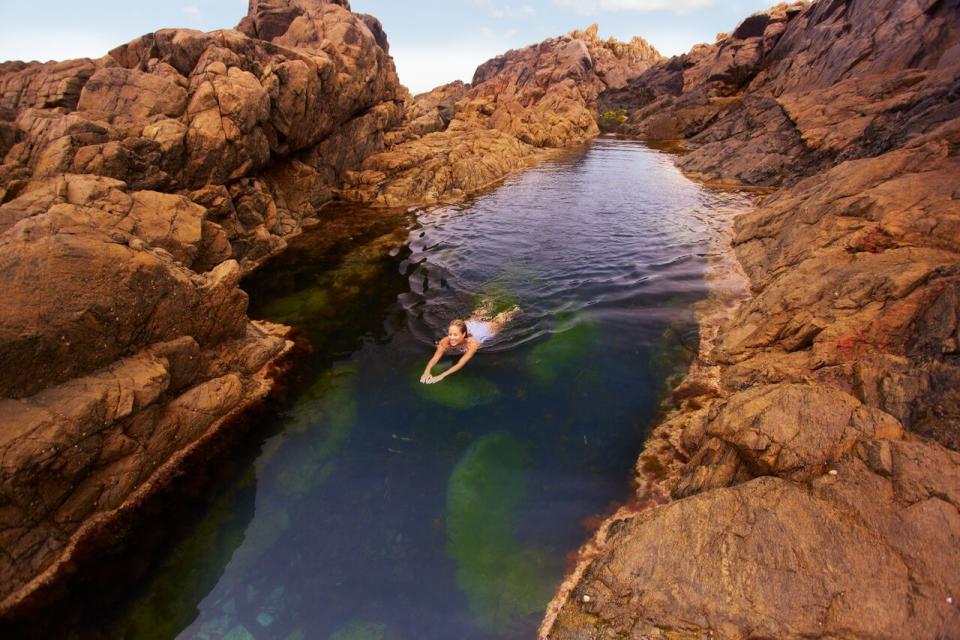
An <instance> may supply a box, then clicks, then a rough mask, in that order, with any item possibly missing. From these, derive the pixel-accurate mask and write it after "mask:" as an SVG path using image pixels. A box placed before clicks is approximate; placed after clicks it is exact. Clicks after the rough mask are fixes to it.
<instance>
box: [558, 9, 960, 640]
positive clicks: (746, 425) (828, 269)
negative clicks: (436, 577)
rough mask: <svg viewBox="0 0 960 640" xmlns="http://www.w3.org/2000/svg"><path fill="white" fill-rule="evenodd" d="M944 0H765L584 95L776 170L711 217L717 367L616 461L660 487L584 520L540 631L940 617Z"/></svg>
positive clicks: (947, 189) (944, 599)
mask: <svg viewBox="0 0 960 640" xmlns="http://www.w3.org/2000/svg"><path fill="white" fill-rule="evenodd" d="M958 8H960V7H958V4H957V3H956V2H933V1H929V2H909V3H904V2H893V1H889V2H865V1H860V0H849V1H835V2H828V1H821V2H816V3H812V4H803V3H796V4H792V5H779V6H777V7H774V8H772V9H770V10H769V11H768V12H764V13H761V14H757V15H754V16H751V17H749V18H748V19H747V20H745V21H744V22H743V23H741V24H740V25H739V26H738V27H737V28H736V29H735V30H734V31H733V32H732V33H730V34H724V35H722V36H720V37H719V39H718V41H717V42H716V43H715V44H712V45H700V46H697V47H694V49H693V50H692V51H691V52H690V53H688V54H686V55H684V56H679V57H677V58H673V59H671V60H668V61H665V62H663V63H660V64H657V65H655V66H654V67H652V68H651V69H650V70H649V71H647V72H646V73H644V74H642V75H641V76H639V77H637V78H634V79H633V80H631V81H630V82H628V83H627V85H626V86H625V87H623V88H622V89H619V90H615V91H609V92H607V93H605V94H604V95H602V96H601V97H600V104H601V105H602V107H601V108H609V109H613V108H617V109H625V110H626V111H627V112H628V113H629V114H630V115H629V117H628V119H627V121H626V123H625V124H624V126H623V130H624V131H626V132H630V133H634V134H636V135H640V136H644V137H647V138H652V139H657V140H661V141H664V140H669V141H671V142H673V143H675V144H677V145H678V146H679V147H681V148H686V149H687V150H688V153H687V154H686V155H683V156H682V157H681V158H680V159H679V160H678V164H679V165H680V166H681V167H682V168H683V169H685V170H686V171H688V172H689V173H691V174H693V175H695V176H698V177H700V178H702V179H705V180H709V181H716V182H723V183H733V184H744V183H745V184H748V185H762V186H770V187H780V189H779V190H778V191H776V192H774V193H773V194H771V195H768V196H766V197H765V198H764V199H762V200H761V201H760V203H759V204H760V206H758V207H757V208H756V209H755V210H752V211H750V212H748V213H746V214H744V215H743V216H741V217H740V218H739V219H738V220H737V222H736V225H735V235H734V238H733V246H734V250H735V251H736V255H737V257H738V258H739V261H740V263H741V265H742V267H743V269H744V270H745V272H746V275H747V277H748V278H749V281H750V285H751V289H752V293H753V296H752V298H750V299H748V300H747V301H745V302H744V303H743V304H741V305H740V306H739V307H738V308H736V309H734V310H732V311H731V312H729V315H730V316H731V317H729V319H728V320H727V322H726V324H725V325H723V326H722V327H721V328H720V332H719V336H718V339H717V340H716V342H715V346H714V347H713V348H712V351H711V352H709V353H702V354H701V363H703V364H704V365H710V366H718V368H719V371H720V373H719V376H718V380H717V385H716V387H712V386H708V385H703V386H701V387H696V385H688V386H687V387H686V389H685V391H684V393H683V394H675V397H676V407H675V410H674V412H673V413H672V414H671V415H670V416H668V418H667V420H666V421H665V422H664V423H663V424H662V425H661V426H660V427H658V428H657V429H656V430H655V431H654V434H653V436H652V437H651V439H650V440H649V441H648V444H647V446H646V449H645V450H644V453H643V454H642V456H641V462H640V463H639V464H638V469H637V472H638V480H639V486H640V487H641V489H640V494H641V497H646V498H648V499H649V497H650V496H651V495H653V496H656V497H657V500H659V501H661V502H668V504H664V505H662V506H658V507H655V508H652V509H649V510H647V511H644V512H642V513H640V514H637V515H624V516H622V517H621V519H619V520H617V521H614V522H613V523H612V524H610V526H609V528H608V529H606V530H604V533H603V534H601V536H600V538H599V539H598V547H599V551H598V552H597V553H596V555H595V556H594V557H593V558H592V559H590V560H587V561H585V562H584V563H583V565H582V566H581V569H582V570H583V574H582V577H581V579H580V580H579V581H578V582H576V583H575V584H571V585H568V586H569V589H568V590H566V591H565V592H564V593H563V595H562V596H561V597H560V598H558V599H557V600H556V601H555V603H554V604H555V607H554V608H553V609H552V610H551V617H550V618H548V622H547V624H545V625H544V627H543V629H542V630H541V631H542V633H541V635H542V636H543V637H549V638H557V639H560V638H584V637H591V638H593V637H607V636H611V637H612V636H620V635H623V636H630V637H647V636H649V637H661V635H663V636H664V637H676V638H687V637H690V638H694V637H704V634H709V633H712V634H714V636H713V637H723V638H748V637H777V638H800V637H841V636H849V637H872V638H897V637H903V636H911V637H949V636H950V635H952V634H954V633H955V630H956V629H958V628H960V610H958V609H957V606H956V604H955V603H956V601H957V595H956V594H957V592H958V591H960V577H958V576H960V573H958V572H957V571H956V570H955V568H956V567H960V552H958V548H960V547H958V546H957V541H960V511H958V509H960V482H958V480H960V453H958V451H960V395H958V394H957V391H956V390H957V389H958V388H960V361H958V358H957V354H958V347H957V345H958V344H960V341H958V339H960V191H958V190H957V186H956V176H958V175H960V161H958V157H957V150H958V149H960V110H958V108H957V102H956V96H957V90H958V87H960V84H958V83H960V56H958V55H957V52H958V51H960V10H958ZM657 500H653V502H657ZM648 503H649V501H648ZM864 558H869V561H864ZM946 567H951V569H946ZM881 584H882V585H883V587H882V588H881V587H879V585H881ZM553 616H556V617H553Z"/></svg>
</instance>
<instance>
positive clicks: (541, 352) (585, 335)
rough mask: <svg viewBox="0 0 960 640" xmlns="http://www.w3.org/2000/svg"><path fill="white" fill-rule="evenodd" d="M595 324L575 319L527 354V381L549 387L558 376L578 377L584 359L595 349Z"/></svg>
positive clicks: (596, 331) (583, 367)
mask: <svg viewBox="0 0 960 640" xmlns="http://www.w3.org/2000/svg"><path fill="white" fill-rule="evenodd" d="M597 340H598V330H597V326H596V323H595V322H594V321H593V320H590V319H587V318H582V317H580V318H576V319H575V320H574V324H573V326H572V327H571V328H569V329H566V330H565V331H561V332H559V333H554V334H552V335H551V336H550V337H549V338H547V339H546V340H545V341H543V342H541V343H539V344H537V345H536V346H534V347H533V348H532V349H531V350H530V352H529V353H528V354H527V358H526V367H527V372H528V373H529V374H530V377H531V378H533V380H534V381H535V382H537V383H538V384H540V385H550V384H553V383H554V382H555V381H556V380H557V378H559V377H560V376H561V375H580V374H581V373H583V372H584V371H585V370H586V369H585V365H586V364H587V358H588V357H589V355H590V354H591V353H592V352H593V350H594V349H595V348H596V344H597Z"/></svg>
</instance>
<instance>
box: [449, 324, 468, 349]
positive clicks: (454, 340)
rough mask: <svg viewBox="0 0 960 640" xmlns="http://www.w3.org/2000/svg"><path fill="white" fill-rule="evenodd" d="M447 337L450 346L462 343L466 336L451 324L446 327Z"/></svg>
mask: <svg viewBox="0 0 960 640" xmlns="http://www.w3.org/2000/svg"><path fill="white" fill-rule="evenodd" d="M447 337H448V338H449V339H450V344H452V345H458V344H460V343H461V342H463V339H464V338H466V337H467V336H466V335H465V334H464V333H463V331H461V330H460V327H458V326H457V325H455V324H452V325H450V326H449V327H447Z"/></svg>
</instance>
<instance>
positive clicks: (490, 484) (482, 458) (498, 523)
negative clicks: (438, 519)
mask: <svg viewBox="0 0 960 640" xmlns="http://www.w3.org/2000/svg"><path fill="white" fill-rule="evenodd" d="M527 464H528V454H527V451H526V446H525V445H523V444H522V443H521V442H519V441H518V440H517V439H516V438H514V437H513V436H511V435H510V434H509V433H506V432H496V433H492V434H488V435H486V436H484V437H483V438H481V439H480V440H478V441H476V442H475V443H474V444H473V446H471V447H470V449H469V450H468V451H467V453H466V454H465V455H464V457H463V459H462V460H461V461H460V463H459V464H458V465H457V467H456V468H455V469H454V470H453V473H452V474H451V476H450V481H449V484H448V485H447V554H448V555H449V556H450V557H451V558H452V559H453V560H455V561H456V563H457V584H458V585H459V587H460V589H461V590H462V591H463V592H464V593H465V594H466V595H467V598H468V600H469V604H470V610H471V613H472V614H473V615H474V616H475V617H476V619H477V620H478V621H479V622H480V623H481V624H482V625H483V626H485V627H487V628H489V629H491V630H502V629H503V628H505V627H509V626H510V625H511V623H513V622H515V621H516V620H518V619H519V618H521V617H525V616H529V615H531V614H535V613H538V612H540V611H542V610H543V609H544V607H545V606H546V604H547V602H548V601H549V600H550V597H551V595H552V593H553V588H554V586H555V585H554V584H553V582H552V581H551V580H550V578H549V576H552V575H556V570H557V567H553V566H548V558H550V555H549V554H547V553H544V552H543V551H541V550H539V549H536V548H533V547H527V546H524V545H522V544H520V543H518V542H517V541H516V539H515V534H514V522H515V521H516V519H517V518H518V517H519V515H520V506H521V504H522V503H523V500H524V497H525V484H524V469H525V467H526V466H527Z"/></svg>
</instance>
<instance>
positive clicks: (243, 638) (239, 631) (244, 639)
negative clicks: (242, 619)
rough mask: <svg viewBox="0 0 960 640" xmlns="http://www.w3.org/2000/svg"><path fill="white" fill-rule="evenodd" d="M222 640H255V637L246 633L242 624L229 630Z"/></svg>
mask: <svg viewBox="0 0 960 640" xmlns="http://www.w3.org/2000/svg"><path fill="white" fill-rule="evenodd" d="M223 640H257V639H256V636H254V635H253V634H252V633H250V632H249V631H247V628H246V627H244V626H243V625H242V624H238V625H237V626H236V627H234V628H233V629H231V630H230V631H229V632H228V633H227V635H225V636H223Z"/></svg>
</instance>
